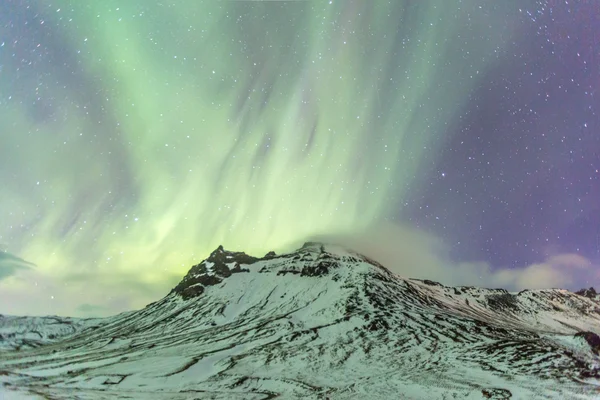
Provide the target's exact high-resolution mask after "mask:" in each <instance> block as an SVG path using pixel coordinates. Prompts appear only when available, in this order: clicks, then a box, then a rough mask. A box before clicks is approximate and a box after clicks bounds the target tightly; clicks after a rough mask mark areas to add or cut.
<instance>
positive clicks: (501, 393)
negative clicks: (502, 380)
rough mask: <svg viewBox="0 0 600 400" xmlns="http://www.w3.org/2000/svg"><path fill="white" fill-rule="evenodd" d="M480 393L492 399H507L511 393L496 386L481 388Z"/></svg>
mask: <svg viewBox="0 0 600 400" xmlns="http://www.w3.org/2000/svg"><path fill="white" fill-rule="evenodd" d="M481 394H483V397H485V398H486V399H493V400H507V399H510V398H511V397H512V393H511V392H510V391H509V390H507V389H498V388H491V389H483V390H482V391H481Z"/></svg>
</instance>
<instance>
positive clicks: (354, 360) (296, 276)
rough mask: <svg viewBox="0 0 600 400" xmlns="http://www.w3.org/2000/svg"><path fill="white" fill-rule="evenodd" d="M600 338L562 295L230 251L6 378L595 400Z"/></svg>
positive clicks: (360, 259) (100, 388)
mask: <svg viewBox="0 0 600 400" xmlns="http://www.w3.org/2000/svg"><path fill="white" fill-rule="evenodd" d="M200 287H201V288H202V289H199V288H200ZM597 332H600V302H598V301H597V300H595V299H592V298H589V297H586V296H581V295H578V294H575V293H571V292H569V291H566V290H563V289H548V290H536V291H522V292H519V293H510V292H508V291H506V290H504V289H482V288H477V287H469V286H462V287H447V286H444V285H442V284H440V283H437V282H434V281H431V280H417V279H407V278H402V277H399V276H398V275H395V274H393V273H392V272H390V271H389V270H388V269H386V268H385V267H383V266H382V265H381V264H379V263H376V262H374V261H372V260H370V259H369V258H367V257H364V256H362V255H360V254H357V253H355V252H352V251H350V250H347V249H343V248H341V247H339V246H334V245H328V244H322V243H314V242H309V243H307V244H305V246H302V247H301V248H300V249H297V250H296V251H294V252H291V253H287V254H281V255H276V254H275V253H272V252H270V253H267V255H265V256H264V257H252V256H249V255H247V254H245V253H243V252H230V251H227V250H225V249H224V248H223V247H222V246H219V247H218V248H217V249H216V250H215V251H213V252H212V253H211V255H210V256H209V257H208V258H207V259H206V260H203V261H202V262H201V263H199V264H196V265H195V266H193V267H191V268H190V270H189V271H188V273H187V274H186V275H185V276H184V278H183V279H182V281H181V282H180V283H179V284H178V285H177V286H176V287H175V288H173V290H171V291H170V292H169V293H168V294H167V295H166V296H165V297H163V298H162V299H160V300H158V301H156V302H154V303H151V304H149V305H148V306H146V307H145V308H143V309H141V310H137V311H130V312H127V313H122V314H119V315H116V316H114V317H109V318H105V319H101V320H99V321H93V322H92V323H90V325H88V326H83V327H82V329H81V330H80V331H78V332H76V333H75V334H73V335H67V336H64V337H62V338H60V339H59V340H58V341H55V342H51V343H48V344H47V345H45V346H41V347H36V348H33V349H27V348H25V347H24V348H23V350H22V351H20V352H4V353H0V381H3V382H4V384H5V387H9V388H11V389H14V388H17V387H18V388H33V389H34V390H38V391H39V390H41V391H42V392H43V393H45V394H46V395H48V396H49V397H52V396H56V397H59V398H60V396H61V395H64V394H65V393H66V392H65V390H85V391H86V393H88V396H89V397H88V398H96V397H94V396H98V398H101V397H99V396H100V395H101V394H102V395H107V394H108V393H110V395H111V396H114V398H119V397H120V396H124V397H125V396H130V397H131V396H134V398H135V396H139V397H140V398H150V397H148V396H150V395H151V394H152V395H156V396H159V397H160V396H164V398H186V397H185V396H189V395H191V394H190V393H196V395H198V396H200V395H202V396H206V397H207V398H224V399H225V398H274V397H277V396H284V397H286V398H289V397H300V396H301V397H307V398H332V399H333V398H355V397H357V396H358V397H367V398H388V397H389V396H395V397H396V398H398V394H399V393H400V394H403V395H405V396H406V398H410V399H419V398H427V399H430V398H432V399H435V398H440V399H441V398H452V396H458V397H459V398H497V399H500V398H504V399H507V398H511V396H517V398H523V397H526V398H538V397H539V396H540V393H541V397H539V398H548V397H555V398H582V399H583V398H590V396H597V395H598V392H597V388H598V385H600V380H599V378H598V376H599V373H600V372H599V371H600V359H599V358H598V346H597V345H598V339H597V334H596V333H597ZM41 385H42V386H41ZM15 390H17V389H15ZM144 396H146V397H144ZM178 396H179V397H178ZM210 396H212V397H210Z"/></svg>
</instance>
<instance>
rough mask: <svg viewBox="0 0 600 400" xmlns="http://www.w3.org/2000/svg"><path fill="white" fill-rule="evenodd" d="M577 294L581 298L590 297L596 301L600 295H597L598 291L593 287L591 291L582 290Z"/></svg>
mask: <svg viewBox="0 0 600 400" xmlns="http://www.w3.org/2000/svg"><path fill="white" fill-rule="evenodd" d="M575 294H578V295H580V296H584V297H588V298H590V299H595V298H597V296H598V293H596V290H595V289H594V288H593V287H590V288H589V289H581V290H578V291H576V292H575Z"/></svg>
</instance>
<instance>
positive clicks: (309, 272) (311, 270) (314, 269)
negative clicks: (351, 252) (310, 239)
mask: <svg viewBox="0 0 600 400" xmlns="http://www.w3.org/2000/svg"><path fill="white" fill-rule="evenodd" d="M336 266H337V263H336V262H334V261H319V262H318V263H317V264H312V265H305V266H304V267H303V268H302V272H300V276H323V275H327V274H328V273H329V268H334V267H336Z"/></svg>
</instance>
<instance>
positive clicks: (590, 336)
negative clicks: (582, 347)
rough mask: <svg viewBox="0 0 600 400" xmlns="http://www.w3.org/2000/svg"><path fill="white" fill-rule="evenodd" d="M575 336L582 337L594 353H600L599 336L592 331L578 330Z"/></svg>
mask: <svg viewBox="0 0 600 400" xmlns="http://www.w3.org/2000/svg"><path fill="white" fill-rule="evenodd" d="M575 337H582V338H584V339H585V341H586V342H587V343H588V344H589V345H590V348H591V349H592V351H593V352H594V354H596V355H598V354H600V337H599V336H598V335H597V334H595V333H594V332H578V333H576V334H575Z"/></svg>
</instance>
